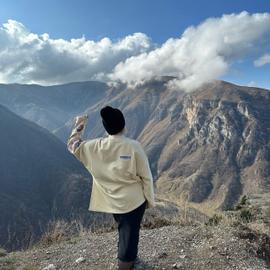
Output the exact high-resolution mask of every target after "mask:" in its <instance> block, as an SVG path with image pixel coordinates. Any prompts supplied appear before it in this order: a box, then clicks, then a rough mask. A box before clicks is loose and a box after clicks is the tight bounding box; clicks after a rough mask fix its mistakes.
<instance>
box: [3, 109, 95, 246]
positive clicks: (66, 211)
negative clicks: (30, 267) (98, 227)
mask: <svg viewBox="0 0 270 270" xmlns="http://www.w3.org/2000/svg"><path fill="white" fill-rule="evenodd" d="M0 118H1V121H0V130H1V133H0V141H1V152H0V187H1V188H0V213H1V214H0V246H2V247H5V248H6V249H7V250H12V249H16V248H20V247H22V246H27V245H28V244H29V243H31V242H32V241H34V240H35V239H36V238H37V237H38V236H40V235H41V234H42V233H43V232H44V230H46V229H47V227H46V225H47V223H48V222H49V221H50V220H53V219H58V218H64V219H66V220H70V219H72V218H74V217H77V218H79V217H81V218H82V220H85V222H86V221H87V220H88V219H89V216H88V211H87V207H88V203H89V195H90V192H91V183H90V176H89V174H88V172H87V171H86V170H85V169H84V168H83V166H82V165H81V164H80V163H79V162H78V161H77V160H76V159H75V158H74V157H73V156H72V155H71V154H70V153H69V152H68V151H67V149H66V145H65V144H63V143H62V142H61V141H60V140H59V139H58V138H56V137H55V136H54V135H52V134H51V133H50V132H48V131H47V130H46V129H44V128H42V127H40V126H38V125H36V124H35V123H33V122H30V121H28V120H25V119H23V118H21V117H19V116H17V115H16V114H14V113H12V112H10V111H9V110H8V109H6V108H5V107H3V106H1V105H0Z"/></svg>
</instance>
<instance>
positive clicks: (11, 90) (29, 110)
mask: <svg viewBox="0 0 270 270" xmlns="http://www.w3.org/2000/svg"><path fill="white" fill-rule="evenodd" d="M90 89H91V91H89V90H90ZM106 90H107V85H106V84H105V83H101V82H75V83H69V84H65V85H54V86H48V87H44V86H40V85H35V84H31V85H23V84H0V104H2V105H4V106H6V107H8V108H9V109H10V110H11V111H13V112H15V113H16V114H18V115H20V116H21V117H24V118H26V119H28V120H31V121H33V122H36V123H37V124H38V125H40V126H42V127H44V128H46V129H48V130H49V131H51V132H54V130H55V129H57V128H59V126H62V125H64V124H65V123H66V122H67V121H68V120H69V119H70V118H72V117H73V116H74V115H75V114H77V113H79V112H81V111H83V110H85V109H86V108H88V107H89V106H91V104H94V103H95V102H96V101H97V100H100V99H102V98H103V96H104V94H105V93H106Z"/></svg>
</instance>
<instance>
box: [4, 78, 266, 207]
mask: <svg viewBox="0 0 270 270" xmlns="http://www.w3.org/2000/svg"><path fill="white" fill-rule="evenodd" d="M172 79H174V78H172V77H160V78H153V79H152V80H150V81H147V82H144V83H141V84H138V85H136V86H135V87H129V86H127V85H124V84H115V85H113V84H112V85H106V86H105V85H103V88H100V94H97V92H98V89H97V88H93V89H92V88H91V87H90V86H91V84H93V83H94V82H87V83H81V84H82V85H83V84H86V85H87V87H86V88H85V89H86V90H85V92H82V93H80V95H76V94H74V93H76V89H75V88H76V87H77V85H76V84H74V85H72V87H75V88H74V89H73V90H72V91H71V90H70V89H71V88H70V89H69V90H67V89H68V88H67V87H66V86H59V88H63V89H66V91H65V98H67V99H68V100H70V99H71V97H72V99H73V102H74V103H75V104H80V102H81V101H82V100H84V97H83V96H84V95H86V93H87V97H89V99H88V100H87V101H85V103H83V106H81V107H80V106H79V105H78V106H77V107H78V108H79V107H80V110H81V111H79V110H78V111H76V113H75V111H74V110H73V111H72V112H71V111H70V112H68V109H67V108H68V106H67V107H66V110H67V115H66V118H65V119H66V120H67V121H66V122H65V121H64V120H63V121H62V123H63V125H60V126H58V128H57V129H54V131H53V132H54V134H55V135H57V136H58V137H59V138H60V139H61V140H62V141H64V142H65V141H66V139H67V137H68V135H69V133H70V130H71V126H72V124H73V117H74V116H75V115H76V114H80V113H85V112H86V113H88V114H89V122H88V126H87V130H86V134H85V136H86V137H88V138H94V137H99V136H104V135H105V131H104V128H103V126H102V123H101V120H100V116H99V110H100V109H101V107H102V106H105V105H108V104H109V105H111V106H116V107H119V108H120V109H121V110H122V111H123V112H124V114H125V117H126V126H127V129H128V132H127V134H126V135H127V136H129V137H131V138H134V139H138V140H139V141H141V143H142V144H143V146H144V148H145V150H146V152H147V154H148V157H149V160H150V164H151V169H152V172H153V175H154V178H155V181H156V186H157V192H158V193H159V194H160V195H162V196H164V198H169V199H170V200H172V201H174V202H178V201H179V202H180V203H181V202H184V201H186V200H188V201H189V202H193V203H194V206H196V205H197V204H200V205H204V206H205V207H206V208H213V209H217V208H219V209H226V208H230V207H231V206H232V205H233V204H234V203H235V202H236V201H237V200H238V199H239V197H241V195H243V194H250V193H263V192H269V191H270V170H269V168H270V166H269V165H270V164H269V162H270V156H269V153H270V151H269V148H270V145H269V142H270V137H269V136H270V135H269V134H270V133H269V131H270V122H269V121H270V120H269V119H270V108H269V104H270V92H269V91H268V90H265V89H259V88H252V87H243V86H238V85H234V84H231V83H227V82H224V81H214V82H211V83H208V84H205V85H203V86H202V87H201V88H199V89H197V90H196V91H194V92H189V93H187V92H185V91H184V89H172V88H170V87H168V82H169V81H170V80H172ZM25 87H26V86H25ZM81 87H82V86H81ZM42 89H43V90H44V91H46V90H47V89H50V88H48V87H46V88H45V87H44V88H42ZM0 90H1V89H0ZM92 91H93V94H91V93H92ZM50 93H53V94H55V92H53V91H51V90H50ZM69 93H71V94H69ZM0 95H1V91H0ZM11 95H12V94H11ZM44 95H45V94H44ZM69 96H70V97H69ZM92 97H93V99H95V100H92ZM59 100H60V99H59ZM25 102H27V101H25ZM88 102H89V105H87V103H88ZM55 106H56V105H55ZM69 107H70V106H69ZM61 108H63V107H61ZM63 110H64V109H63ZM64 122H65V123H64Z"/></svg>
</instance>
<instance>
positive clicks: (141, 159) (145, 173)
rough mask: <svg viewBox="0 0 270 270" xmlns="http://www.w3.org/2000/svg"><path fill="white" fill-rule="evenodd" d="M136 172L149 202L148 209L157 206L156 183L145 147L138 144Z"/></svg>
mask: <svg viewBox="0 0 270 270" xmlns="http://www.w3.org/2000/svg"><path fill="white" fill-rule="evenodd" d="M136 170H137V175H138V176H139V177H140V178H141V180H142V184H143V192H144V196H145V198H146V200H147V208H150V207H154V206H155V197H154V183H153V176H152V173H151V169H150V166H149V161H148V158H147V156H146V154H145V152H144V149H143V147H142V146H141V144H140V143H138V149H137V153H136Z"/></svg>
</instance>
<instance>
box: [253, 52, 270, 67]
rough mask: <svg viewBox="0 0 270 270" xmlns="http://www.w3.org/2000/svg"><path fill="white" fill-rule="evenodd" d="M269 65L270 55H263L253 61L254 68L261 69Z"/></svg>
mask: <svg viewBox="0 0 270 270" xmlns="http://www.w3.org/2000/svg"><path fill="white" fill-rule="evenodd" d="M269 63H270V54H264V55H263V56H261V57H260V58H258V59H256V60H255V61H254V65H255V67H261V66H264V65H266V64H269Z"/></svg>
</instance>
